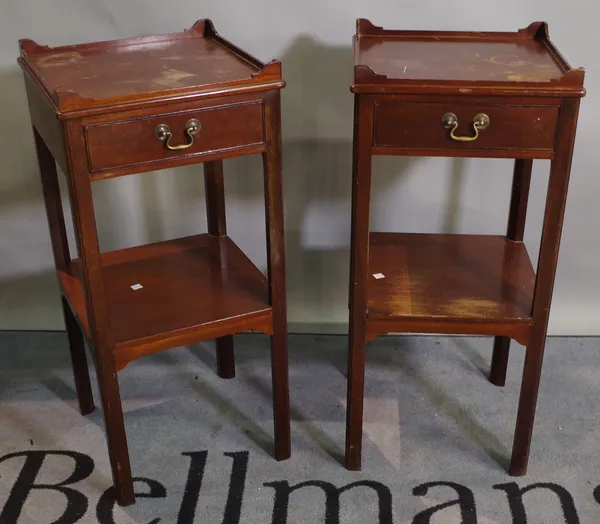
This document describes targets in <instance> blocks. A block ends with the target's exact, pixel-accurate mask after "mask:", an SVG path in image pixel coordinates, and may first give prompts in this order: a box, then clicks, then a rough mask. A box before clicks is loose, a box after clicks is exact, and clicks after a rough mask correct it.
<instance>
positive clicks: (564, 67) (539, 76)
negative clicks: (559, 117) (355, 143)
mask: <svg viewBox="0 0 600 524" xmlns="http://www.w3.org/2000/svg"><path fill="white" fill-rule="evenodd" d="M354 66H355V82H354V84H355V87H357V88H358V89H360V85H361V84H374V83H378V82H380V83H381V84H385V83H391V82H394V83H395V84H396V85H400V84H406V85H408V84H411V83H412V84H415V83H421V84H424V85H426V84H427V83H435V82H446V83H454V84H457V83H462V84H465V85H467V84H470V83H482V84H492V83H494V84H500V83H517V84H519V83H520V84H529V85H532V84H533V85H543V84H547V85H548V86H552V85H556V86H557V87H558V84H560V82H561V81H564V80H565V77H566V74H567V73H569V72H572V71H574V70H573V69H572V68H571V67H570V66H569V64H568V63H567V62H566V60H565V59H564V58H563V57H562V56H561V55H560V53H558V51H557V50H556V49H555V48H554V46H553V44H552V43H551V42H550V40H549V37H548V32H547V25H546V24H545V23H541V22H538V23H534V24H531V25H530V26H529V27H527V28H525V29H521V30H519V31H516V32H512V33H508V32H459V31H396V30H386V29H383V28H381V27H377V26H374V25H373V24H371V23H370V22H369V21H368V20H365V19H361V20H358V21H357V34H356V36H355V39H354Z"/></svg>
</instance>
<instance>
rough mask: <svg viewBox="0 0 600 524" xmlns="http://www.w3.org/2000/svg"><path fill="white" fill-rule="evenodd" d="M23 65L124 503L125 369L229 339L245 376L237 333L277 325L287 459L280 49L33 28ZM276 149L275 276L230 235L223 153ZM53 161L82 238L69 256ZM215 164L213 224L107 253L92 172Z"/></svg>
mask: <svg viewBox="0 0 600 524" xmlns="http://www.w3.org/2000/svg"><path fill="white" fill-rule="evenodd" d="M19 43H20V49H21V56H20V58H19V59H18V62H19V64H20V66H21V68H22V70H23V73H24V78H25V86H26V89H27V96H28V100H29V108H30V114H31V120H32V123H33V132H34V136H35V143H36V147H37V155H38V160H39V166H40V171H41V179H42V184H43V190H44V198H45V205H46V210H47V216H48V223H49V226H50V233H51V238H52V248H53V252H54V259H55V263H56V270H57V274H58V279H59V282H60V289H61V292H62V296H63V306H64V316H65V323H66V328H67V332H68V338H69V342H70V350H71V356H72V361H73V369H74V374H75V382H76V386H77V394H78V398H79V403H80V408H81V411H82V413H84V414H86V413H88V412H90V411H91V410H93V409H94V401H93V398H92V393H91V388H90V381H89V376H88V370H87V364H86V356H85V349H84V340H85V341H86V342H87V343H88V344H89V346H90V348H91V350H92V354H93V357H94V360H95V364H96V370H97V374H98V383H99V387H100V393H101V398H102V406H103V410H104V419H105V422H106V431H107V438H108V450H109V455H110V462H111V467H112V472H113V480H114V485H115V488H116V497H117V500H118V502H119V503H120V504H121V505H127V504H131V503H133V502H134V492H133V484H132V477H131V469H130V463H129V456H128V449H127V441H126V436H125V429H124V423H123V411H122V407H121V399H120V395H119V384H118V380H117V371H119V370H121V369H123V368H124V367H125V366H126V365H127V364H128V363H129V362H131V361H133V360H134V359H136V358H138V357H141V356H143V355H147V354H150V353H154V352H157V351H162V350H165V349H168V348H172V347H175V346H181V345H185V344H190V343H193V342H196V341H199V340H204V339H216V346H217V360H218V373H219V375H220V376H221V377H223V378H231V377H233V376H234V374H235V369H234V352H233V337H232V334H233V333H238V332H241V331H247V330H252V331H259V332H263V333H267V334H269V335H271V356H272V376H273V399H274V412H275V417H274V418H275V457H276V458H277V459H278V460H283V459H286V458H288V457H289V456H290V411H289V392H288V361H287V347H286V337H287V324H286V298H285V254H284V234H283V207H282V180H281V176H282V175H281V115H280V111H281V109H280V89H281V88H283V87H284V85H285V83H284V82H283V80H282V77H281V64H280V62H277V61H273V62H270V63H268V64H266V65H265V64H263V63H261V62H260V61H258V60H257V59H255V58H253V57H252V56H250V55H249V54H247V53H246V52H244V51H243V50H241V49H239V48H237V47H236V46H234V45H233V44H232V43H230V42H228V41H227V40H225V39H223V38H222V37H221V36H219V35H218V34H217V32H216V31H215V29H214V27H213V24H212V23H211V21H210V20H200V21H198V22H196V23H195V24H194V26H193V27H192V28H191V29H189V30H186V31H184V32H182V33H177V34H170V35H159V36H150V37H142V38H132V39H126V40H116V41H110V42H97V43H89V44H83V45H75V46H67V47H58V48H49V47H46V46H40V45H38V44H36V43H35V42H33V41H31V40H21V41H20V42H19ZM255 153H260V154H262V157H263V164H264V180H265V206H266V235H267V251H268V279H267V278H265V277H264V276H263V275H262V273H261V272H260V271H259V270H258V269H257V268H256V267H255V266H254V265H253V264H252V262H250V260H249V259H248V258H247V257H246V255H245V254H244V253H243V252H242V251H241V250H240V249H239V248H238V247H237V246H236V245H235V244H234V242H233V241H232V240H231V239H230V238H229V237H228V236H227V229H226V223H225V200H224V188H223V159H224V158H228V157H233V156H239V155H249V154H255ZM55 161H56V163H57V164H58V165H59V166H60V168H61V169H62V171H63V172H64V173H65V174H66V177H67V184H68V190H69V197H70V202H71V207H72V212H73V221H74V228H75V233H76V238H77V249H78V257H77V258H71V255H70V253H69V246H68V242H67V236H66V234H65V225H64V218H63V211H62V207H61V200H60V194H59V185H58V179H57V170H56V165H55ZM200 162H203V163H204V180H205V188H206V205H207V215H208V234H201V235H195V236H191V237H187V238H179V239H175V240H168V241H165V242H159V243H155V244H150V245H145V246H139V247H134V248H130V249H123V250H119V251H114V252H105V253H101V252H100V249H99V246H98V235H97V231H96V222H95V217H94V205H93V200H92V182H94V181H96V180H102V179H106V178H111V177H118V176H124V175H130V174H134V173H142V172H145V171H150V170H158V169H164V168H171V167H176V166H183V165H188V164H196V163H200Z"/></svg>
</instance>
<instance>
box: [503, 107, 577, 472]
mask: <svg viewBox="0 0 600 524" xmlns="http://www.w3.org/2000/svg"><path fill="white" fill-rule="evenodd" d="M579 103H580V101H579V99H578V98H565V99H564V100H563V101H562V104H561V106H560V113H559V119H558V130H557V135H556V147H555V155H554V159H553V160H552V163H551V167H550V179H549V182H548V193H547V196H546V208H545V213H544V222H543V229H542V239H541V243H540V250H539V258H538V266H537V272H536V275H537V276H536V282H535V291H534V295H533V306H532V317H533V318H532V326H531V336H530V341H529V345H528V346H527V352H526V354H525V365H524V368H523V379H522V383H521V393H520V397H519V407H518V412H517V423H516V428H515V436H514V442H513V450H512V457H511V462H510V468H509V473H510V474H511V475H514V476H521V475H525V473H526V472H527V463H528V460H529V451H530V448H531V437H532V433H533V424H534V420H535V410H536V404H537V397H538V391H539V384H540V377H541V372H542V361H543V357H544V346H545V343H546V332H547V328H548V319H549V316H550V306H551V302H552V292H553V289H554V279H555V274H556V266H557V263H558V252H559V247H560V240H561V234H562V226H563V219H564V213H565V206H566V201H567V190H568V186H569V177H570V172H571V162H572V156H573V148H574V143H575V134H576V128H577V117H578V114H579Z"/></svg>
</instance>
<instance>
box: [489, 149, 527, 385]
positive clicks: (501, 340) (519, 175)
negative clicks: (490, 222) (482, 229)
mask: <svg viewBox="0 0 600 524" xmlns="http://www.w3.org/2000/svg"><path fill="white" fill-rule="evenodd" d="M532 166H533V161H532V160H525V159H517V160H515V169H514V173H513V182H512V193H511V199H510V211H509V215H508V227H507V231H506V238H508V239H510V240H516V241H518V242H522V241H523V234H524V233H525V219H526V216H527V200H528V199H529V186H530V185H531V169H532ZM509 349H510V338H509V337H495V339H494V352H493V354H492V365H491V368H490V377H489V378H490V382H491V383H492V384H495V385H496V386H504V384H505V383H506V368H507V366H508V354H509Z"/></svg>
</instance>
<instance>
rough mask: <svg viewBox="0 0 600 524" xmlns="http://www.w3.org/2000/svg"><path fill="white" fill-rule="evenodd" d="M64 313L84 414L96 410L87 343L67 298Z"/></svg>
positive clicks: (80, 404)
mask: <svg viewBox="0 0 600 524" xmlns="http://www.w3.org/2000/svg"><path fill="white" fill-rule="evenodd" d="M62 307H63V315H64V319H65V326H66V328H67V338H68V339H69V350H70V352H71V363H72V365H73V370H74V374H75V390H76V391H77V398H78V400H79V411H80V412H81V414H82V415H88V414H89V413H91V412H92V411H94V408H95V406H94V396H93V395H92V387H91V384H90V373H89V370H88V364H87V358H86V355H85V343H84V341H83V334H82V333H81V328H80V327H79V324H78V323H77V319H76V318H75V315H74V314H73V312H72V311H71V307H70V306H69V304H68V303H67V300H66V299H65V298H63V299H62Z"/></svg>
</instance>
